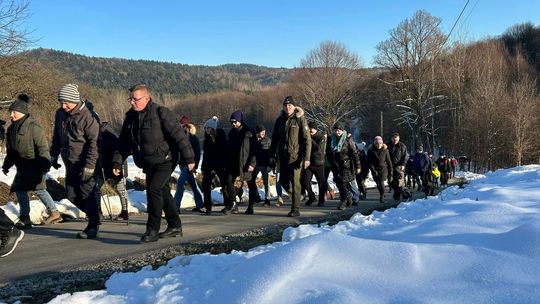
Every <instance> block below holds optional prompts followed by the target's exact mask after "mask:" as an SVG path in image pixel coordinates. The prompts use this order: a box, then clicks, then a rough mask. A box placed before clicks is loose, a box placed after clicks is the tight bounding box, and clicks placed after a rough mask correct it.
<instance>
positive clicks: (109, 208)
mask: <svg viewBox="0 0 540 304" xmlns="http://www.w3.org/2000/svg"><path fill="white" fill-rule="evenodd" d="M101 175H102V177H103V185H108V184H109V183H108V182H107V180H106V179H105V172H103V170H101ZM100 193H101V197H102V198H103V197H104V196H105V195H106V197H107V200H104V201H105V208H107V212H109V219H110V220H111V222H112V221H113V217H112V208H111V201H110V200H109V195H108V194H103V192H101V191H100Z"/></svg>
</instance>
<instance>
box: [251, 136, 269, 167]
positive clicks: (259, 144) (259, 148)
mask: <svg viewBox="0 0 540 304" xmlns="http://www.w3.org/2000/svg"><path fill="white" fill-rule="evenodd" d="M271 144H272V140H270V138H268V137H266V136H265V137H264V138H262V139H258V138H257V140H256V141H255V161H256V163H257V167H267V168H268V167H270V145H271Z"/></svg>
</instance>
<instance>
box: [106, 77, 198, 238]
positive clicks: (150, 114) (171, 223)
mask: <svg viewBox="0 0 540 304" xmlns="http://www.w3.org/2000/svg"><path fill="white" fill-rule="evenodd" d="M129 92H130V94H129V98H128V100H129V103H130V104H131V109H130V110H129V111H128V112H127V113H126V118H125V119H124V124H123V126H122V132H121V133H120V154H121V156H122V158H123V159H126V158H127V157H128V156H129V155H130V154H132V155H133V160H134V162H135V164H136V165H137V167H139V168H142V169H143V172H144V173H146V195H147V201H148V204H147V209H148V221H147V222H146V232H145V233H144V234H143V235H142V237H141V241H142V242H145V243H146V242H155V241H157V240H158V239H159V238H169V237H176V236H178V235H180V236H182V222H181V221H180V216H179V215H178V209H177V208H176V205H175V203H174V200H173V197H172V195H171V188H170V186H169V179H170V177H171V174H172V172H173V170H174V168H175V167H176V165H177V164H179V163H180V165H181V166H184V165H185V166H187V167H188V169H189V171H192V170H193V168H194V167H195V160H194V153H193V149H192V148H191V144H190V143H189V139H188V137H187V135H186V132H184V131H183V130H182V129H181V128H180V125H179V124H178V123H177V122H176V119H175V116H174V114H173V113H172V112H171V111H170V110H169V109H167V108H166V107H164V106H161V105H158V104H156V103H154V102H153V101H152V98H150V92H149V90H148V88H147V87H146V85H144V84H138V85H135V86H133V87H132V88H130V89H129ZM121 166H122V159H117V160H116V161H115V162H114V165H113V173H114V175H117V176H118V175H120V172H121ZM162 211H164V212H165V219H166V221H167V229H166V230H165V231H163V232H161V233H158V232H159V229H160V225H161V212H162Z"/></svg>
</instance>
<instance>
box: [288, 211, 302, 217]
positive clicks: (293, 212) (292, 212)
mask: <svg viewBox="0 0 540 304" xmlns="http://www.w3.org/2000/svg"><path fill="white" fill-rule="evenodd" d="M287 216H288V217H297V216H300V211H291V212H289V213H288V214H287Z"/></svg>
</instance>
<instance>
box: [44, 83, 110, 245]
mask: <svg viewBox="0 0 540 304" xmlns="http://www.w3.org/2000/svg"><path fill="white" fill-rule="evenodd" d="M57 99H58V102H59V103H60V108H59V109H58V110H56V114H55V121H54V131H53V138H52V145H51V165H52V166H53V167H54V168H55V169H58V168H60V164H58V157H59V156H60V155H61V156H62V160H63V162H64V164H65V166H66V177H65V185H66V194H67V199H68V200H69V201H70V202H71V203H72V204H74V205H75V206H76V207H77V208H79V209H80V210H81V211H83V212H84V213H86V215H87V216H88V222H87V226H86V228H85V229H84V230H83V231H81V232H79V233H77V237H78V238H81V239H93V238H96V237H98V235H99V233H98V232H99V225H100V222H101V218H100V215H99V206H100V196H99V194H98V192H97V188H98V187H97V180H96V174H97V173H98V172H99V171H100V170H101V169H99V170H96V168H97V163H98V159H99V151H98V138H99V122H98V121H97V119H96V116H94V113H92V112H91V111H90V109H89V108H88V106H87V104H86V102H84V101H82V100H81V97H80V94H79V89H78V86H77V85H75V84H70V83H68V84H66V85H64V86H62V87H61V88H60V90H58V98H57Z"/></svg>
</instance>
